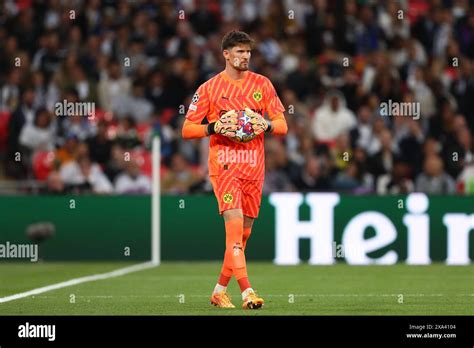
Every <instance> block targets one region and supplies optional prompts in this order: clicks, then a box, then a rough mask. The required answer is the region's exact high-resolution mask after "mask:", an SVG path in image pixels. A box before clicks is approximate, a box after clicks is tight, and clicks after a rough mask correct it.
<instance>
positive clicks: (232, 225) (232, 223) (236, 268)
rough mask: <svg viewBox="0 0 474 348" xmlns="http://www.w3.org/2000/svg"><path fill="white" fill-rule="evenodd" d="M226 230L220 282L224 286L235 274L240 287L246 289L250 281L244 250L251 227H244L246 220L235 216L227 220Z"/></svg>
mask: <svg viewBox="0 0 474 348" xmlns="http://www.w3.org/2000/svg"><path fill="white" fill-rule="evenodd" d="M225 231H226V251H225V254H224V264H223V265H222V269H221V275H220V277H219V281H218V284H219V285H221V286H224V287H225V286H227V284H229V281H230V279H231V277H232V275H234V276H235V278H236V279H237V282H238V283H239V286H240V288H241V289H242V287H244V289H247V288H249V287H250V283H249V281H248V278H247V266H246V262H245V253H244V250H245V246H246V244H247V240H248V238H249V236H250V233H251V228H250V227H247V228H244V220H243V219H241V218H235V219H232V220H229V221H226V222H225ZM241 283H242V284H241Z"/></svg>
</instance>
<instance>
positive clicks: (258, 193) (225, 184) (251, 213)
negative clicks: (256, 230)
mask: <svg viewBox="0 0 474 348" xmlns="http://www.w3.org/2000/svg"><path fill="white" fill-rule="evenodd" d="M209 178H210V180H211V184H212V188H213V189H214V194H215V195H216V198H217V202H218V204H219V214H221V215H222V213H223V212H224V211H226V210H229V209H242V213H243V214H244V215H245V216H248V217H251V218H254V219H256V218H257V217H258V211H259V210H260V203H261V202H262V187H263V180H245V179H240V178H237V177H234V176H228V175H212V176H210V177H209Z"/></svg>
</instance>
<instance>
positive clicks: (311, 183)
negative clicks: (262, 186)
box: [265, 155, 331, 192]
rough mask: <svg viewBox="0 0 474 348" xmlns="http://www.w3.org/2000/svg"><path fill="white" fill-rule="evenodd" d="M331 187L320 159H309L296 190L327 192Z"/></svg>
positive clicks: (313, 157)
mask: <svg viewBox="0 0 474 348" xmlns="http://www.w3.org/2000/svg"><path fill="white" fill-rule="evenodd" d="M265 180H266V179H265ZM330 185H331V184H330V180H329V178H328V177H327V176H325V175H324V173H323V172H322V170H321V163H320V159H319V158H318V157H317V156H315V155H311V156H309V157H307V158H306V160H305V164H304V167H303V170H302V171H301V174H300V176H299V178H298V179H297V180H296V188H297V189H298V190H299V191H305V192H308V191H310V192H311V191H327V190H329V188H330Z"/></svg>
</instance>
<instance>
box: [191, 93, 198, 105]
mask: <svg viewBox="0 0 474 348" xmlns="http://www.w3.org/2000/svg"><path fill="white" fill-rule="evenodd" d="M198 100H199V93H198V92H196V93H194V95H193V99H192V100H191V103H192V104H196V103H197V102H198Z"/></svg>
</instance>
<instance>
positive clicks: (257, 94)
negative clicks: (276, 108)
mask: <svg viewBox="0 0 474 348" xmlns="http://www.w3.org/2000/svg"><path fill="white" fill-rule="evenodd" d="M252 97H253V99H254V100H255V101H257V102H259V101H260V100H262V92H260V91H255V92H253V95H252Z"/></svg>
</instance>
